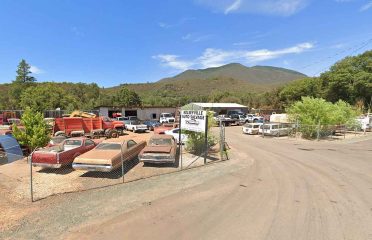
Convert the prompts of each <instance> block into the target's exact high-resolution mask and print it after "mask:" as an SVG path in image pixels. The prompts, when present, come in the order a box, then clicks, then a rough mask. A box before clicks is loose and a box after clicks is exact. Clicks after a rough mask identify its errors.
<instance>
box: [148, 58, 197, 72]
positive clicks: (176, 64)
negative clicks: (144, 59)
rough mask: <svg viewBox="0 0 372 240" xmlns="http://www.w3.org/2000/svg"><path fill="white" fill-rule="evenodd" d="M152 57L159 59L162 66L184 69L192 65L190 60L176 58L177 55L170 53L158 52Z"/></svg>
mask: <svg viewBox="0 0 372 240" xmlns="http://www.w3.org/2000/svg"><path fill="white" fill-rule="evenodd" d="M152 58H154V59H156V60H159V61H160V62H161V64H162V65H164V66H168V67H171V68H175V69H177V70H186V69H188V68H189V67H191V66H192V65H193V64H192V63H191V62H187V61H182V60H178V58H179V56H177V55H172V54H159V55H156V56H152Z"/></svg>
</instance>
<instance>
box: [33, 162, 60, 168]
mask: <svg viewBox="0 0 372 240" xmlns="http://www.w3.org/2000/svg"><path fill="white" fill-rule="evenodd" d="M32 166H33V167H42V168H61V167H62V164H57V163H55V164H54V163H35V162H33V163H32Z"/></svg>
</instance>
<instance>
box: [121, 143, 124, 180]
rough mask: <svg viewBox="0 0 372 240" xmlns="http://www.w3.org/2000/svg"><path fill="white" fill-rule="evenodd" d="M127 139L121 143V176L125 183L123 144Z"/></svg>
mask: <svg viewBox="0 0 372 240" xmlns="http://www.w3.org/2000/svg"><path fill="white" fill-rule="evenodd" d="M124 143H125V141H124V142H122V143H121V146H120V155H121V157H120V159H121V176H122V178H123V183H124V156H123V145H124Z"/></svg>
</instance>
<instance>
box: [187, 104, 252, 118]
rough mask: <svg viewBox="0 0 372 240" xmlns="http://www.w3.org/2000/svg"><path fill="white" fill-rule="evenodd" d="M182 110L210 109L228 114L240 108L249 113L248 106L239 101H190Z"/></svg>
mask: <svg viewBox="0 0 372 240" xmlns="http://www.w3.org/2000/svg"><path fill="white" fill-rule="evenodd" d="M181 109H182V110H209V111H213V112H215V113H217V114H218V115H220V114H227V112H228V111H233V110H240V111H241V112H243V113H248V107H247V106H244V105H241V104H238V103H189V104H187V105H185V106H183V107H182V108H181Z"/></svg>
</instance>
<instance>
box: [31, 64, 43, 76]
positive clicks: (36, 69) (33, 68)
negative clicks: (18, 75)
mask: <svg viewBox="0 0 372 240" xmlns="http://www.w3.org/2000/svg"><path fill="white" fill-rule="evenodd" d="M30 71H31V72H32V73H33V74H41V73H44V71H43V70H41V69H40V68H38V67H36V66H30Z"/></svg>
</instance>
